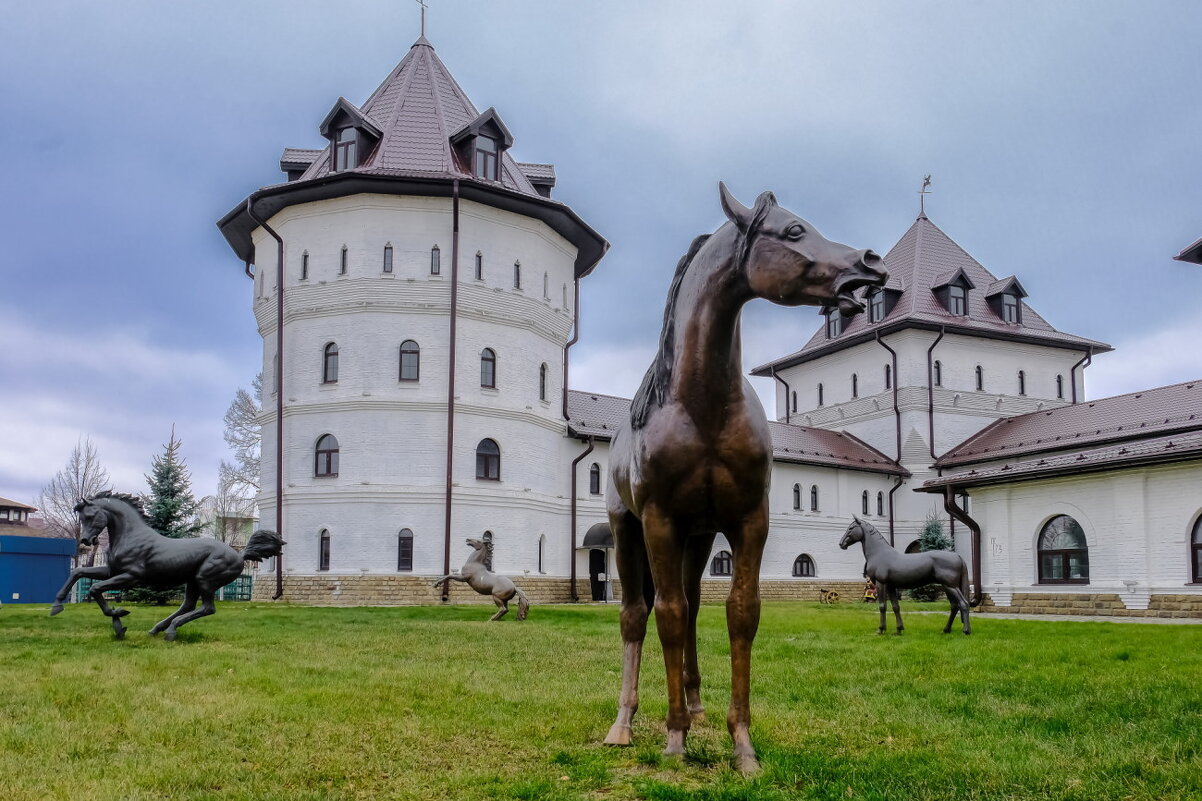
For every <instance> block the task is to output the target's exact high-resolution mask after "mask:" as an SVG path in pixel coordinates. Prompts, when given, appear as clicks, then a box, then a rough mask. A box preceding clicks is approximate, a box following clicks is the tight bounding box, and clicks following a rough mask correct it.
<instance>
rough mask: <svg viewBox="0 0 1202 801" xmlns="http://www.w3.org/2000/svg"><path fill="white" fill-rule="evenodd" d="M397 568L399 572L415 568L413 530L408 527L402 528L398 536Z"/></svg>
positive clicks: (406, 571) (410, 570) (407, 571)
mask: <svg viewBox="0 0 1202 801" xmlns="http://www.w3.org/2000/svg"><path fill="white" fill-rule="evenodd" d="M396 569H397V572H398V573H409V572H412V570H413V532H412V531H410V530H409V529H407V528H403V529H401V533H400V534H398V535H397V538H396Z"/></svg>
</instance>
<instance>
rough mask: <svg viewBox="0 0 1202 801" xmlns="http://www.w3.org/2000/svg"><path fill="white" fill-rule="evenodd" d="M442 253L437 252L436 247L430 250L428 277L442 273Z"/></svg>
mask: <svg viewBox="0 0 1202 801" xmlns="http://www.w3.org/2000/svg"><path fill="white" fill-rule="evenodd" d="M441 257H442V253H441V252H440V251H439V250H438V245H435V246H434V247H433V248H431V249H430V275H439V274H440V273H442V264H441V261H442V258H441Z"/></svg>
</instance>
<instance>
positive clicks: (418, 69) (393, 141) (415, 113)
mask: <svg viewBox="0 0 1202 801" xmlns="http://www.w3.org/2000/svg"><path fill="white" fill-rule="evenodd" d="M348 105H349V103H348ZM357 110H358V111H359V113H360V114H362V115H363V116H364V117H366V118H367V119H369V120H370V121H371V122H372V124H374V125H375V126H376V127H378V128H379V129H380V132H381V136H380V141H379V143H378V144H377V145H376V147H375V148H374V149H373V150H372V152H371V153H370V154H368V156H367V158H365V159H364V160H363V164H361V165H360V166H359V167H357V168H355V169H353V170H348V171H347V172H361V173H368V174H373V175H390V176H396V177H440V178H444V177H451V178H461V179H470V180H481V179H476V178H473V177H472V174H471V172H470V171H469V170H468V169H467V167H468V165H464V164H460V163H459V160H458V159H457V157H456V156H455V153H454V151H453V150H452V148H451V141H450V140H451V135H452V134H454V133H455V132H456V131H458V130H460V129H462V128H463V127H464V126H466V125H468V124H469V123H471V122H472V121H474V120H475V119H476V118H477V117H479V116H480V112H479V111H477V110H476V107H475V106H474V105H473V104H472V101H471V100H469V99H468V96H467V95H466V94H465V93H464V91H463V89H462V88H460V86H459V84H458V83H456V82H455V79H454V78H453V77H451V73H450V71H449V70H447V68H446V65H444V64H443V63H442V60H441V59H439V58H438V55H437V54H435V52H434V48H433V47H432V46H431V45H430V42H429V41H427V40H426V37H424V36H423V37H420V38H419V39H418V40H417V41H416V42H414V44H413V46H412V47H411V48H409V52H408V53H407V54H406V55H405V57H404V58H403V59H401V63H400V64H397V65H396V68H395V69H393V71H392V72H391V73H389V75H388V77H387V78H385V79H384V82H383V83H382V84H380V86H379V87H378V88H377V89H376V91H374V92H372V94H371V97H369V98H367V101H366V102H365V103H364V104H363V106H362V107H361V108H358V109H357ZM329 161H330V148H329V146H326V148H325V149H323V150H322V151H321V155H320V156H318V158H317V159H315V160H314V161H313V163H312V164H311V165H310V166H309V169H307V170H306V171H305V173H304V175H302V176H301V177H300V180H302V181H304V180H308V179H310V178H320V177H321V176H323V175H325V174H327V173H328V172H329ZM500 173H501V181H500V183H501V184H502V185H503V186H504V187H505V188H506V189H509V190H511V191H515V192H520V193H522V194H527V195H538V190H536V189H535V188H534V185H533V184H531V183H530V179H529V178H527V177H526V175H525V174H524V173H523V172H522V170H520V169H519V168H518V165H517V162H515V161H514V160H513V157H512V156H510V155H509V152H508V151H506V152H504V153H502V155H501V170H500Z"/></svg>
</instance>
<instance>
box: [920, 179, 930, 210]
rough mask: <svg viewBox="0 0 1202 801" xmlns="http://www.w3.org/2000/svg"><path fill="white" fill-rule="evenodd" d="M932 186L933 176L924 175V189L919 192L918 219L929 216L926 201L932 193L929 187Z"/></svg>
mask: <svg viewBox="0 0 1202 801" xmlns="http://www.w3.org/2000/svg"><path fill="white" fill-rule="evenodd" d="M930 185H931V176H929V175H924V176H923V177H922V189H919V190H918V217H919V219H922V218H925V217H926V216H927V207H926V199H927V195H929V194H930V192H929V191H928V190H927V187H928V186H930Z"/></svg>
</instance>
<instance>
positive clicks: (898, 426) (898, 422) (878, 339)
mask: <svg viewBox="0 0 1202 801" xmlns="http://www.w3.org/2000/svg"><path fill="white" fill-rule="evenodd" d="M876 342H877V344H878V345H880V346H881V347H882V348H884V349H885V350H887V351H889V354H890V355H891V356H892V357H893V368H892V370H893V375H892V379H891V383H892V384H893V417H894V421H895V428H896V429H897V463H898V464H899V465H900V464H901V455H902V448H901V407H900V406H898V404H897V351H895V350H894V349H893V348H891V347H889V346H888V345H886V344H885V340H883V339H881V332H880V330H879V329H878V330H877V332H876ZM901 482H902V479H901V476H898V477H897V483H896V484H894V485H893V489H891V490H889V544H890V545H892V544H893V493H895V492H897V489H898V487H900V486H901Z"/></svg>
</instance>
